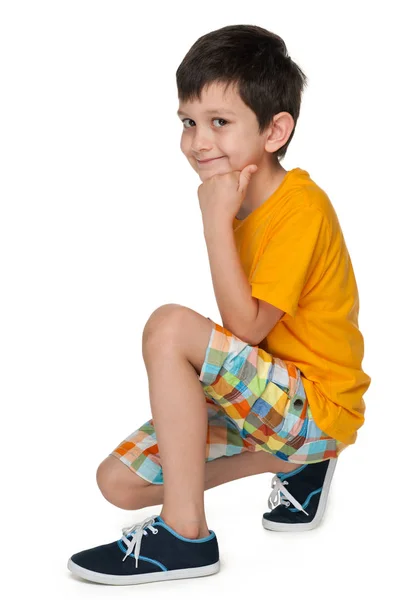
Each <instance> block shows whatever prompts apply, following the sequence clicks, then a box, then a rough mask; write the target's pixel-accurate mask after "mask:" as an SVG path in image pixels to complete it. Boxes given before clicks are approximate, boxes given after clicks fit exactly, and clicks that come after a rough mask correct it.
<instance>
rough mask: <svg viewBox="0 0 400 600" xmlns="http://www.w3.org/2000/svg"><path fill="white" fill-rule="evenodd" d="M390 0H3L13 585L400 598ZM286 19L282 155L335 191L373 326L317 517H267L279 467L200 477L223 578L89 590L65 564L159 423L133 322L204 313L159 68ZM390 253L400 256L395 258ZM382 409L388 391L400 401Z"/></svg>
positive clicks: (98, 539)
mask: <svg viewBox="0 0 400 600" xmlns="http://www.w3.org/2000/svg"><path fill="white" fill-rule="evenodd" d="M395 5H396V3H395V2H389V1H386V2H385V1H381V2H379V3H373V2H337V1H335V2H304V1H303V2H296V1H292V2H288V1H286V2H276V1H274V2H270V1H266V0H263V1H259V2H258V1H257V2H256V1H247V2H245V3H242V2H232V1H229V2H228V1H220V2H218V3H216V2H201V3H183V2H182V3H180V2H171V1H170V2H165V3H164V2H152V3H149V4H147V5H144V4H139V3H136V2H133V1H132V2H127V1H118V2H116V1H113V2H111V1H107V2H105V1H99V0H96V1H88V0H79V1H76V0H69V1H68V2H61V1H58V2H57V1H51V2H50V1H48V2H43V1H36V2H18V1H16V0H13V1H11V0H9V1H8V2H7V1H3V2H1V4H0V61H1V63H0V86H1V94H0V103H1V107H0V108H1V110H0V128H1V131H0V150H1V157H0V158H1V175H0V186H1V187H0V198H1V213H0V269H1V271H0V277H1V278H0V285H1V294H0V303H1V306H0V319H1V321H0V324H1V330H0V344H1V357H0V358H1V364H0V369H1V376H0V385H1V388H0V393H1V410H2V415H1V431H2V434H1V450H2V452H1V461H2V463H1V469H2V479H1V485H2V494H1V498H2V511H1V517H2V521H3V523H2V525H1V531H2V533H3V535H2V543H1V546H2V554H3V560H2V563H1V566H2V569H1V570H2V576H1V580H0V594H2V593H3V591H4V590H2V589H1V586H2V585H3V586H4V588H8V591H7V595H6V596H4V597H6V598H10V597H17V596H18V597H23V595H25V594H29V596H30V597H31V596H33V595H35V596H37V597H40V598H55V597H59V598H84V597H97V598H100V597H112V598H116V597H128V596H129V597H133V596H136V597H138V596H137V595H138V594H140V596H141V597H142V598H147V597H154V596H155V595H156V594H161V595H163V597H168V598H186V597H187V596H188V595H196V594H198V595H199V597H200V596H201V597H203V595H205V594H213V595H214V594H215V596H216V595H217V594H222V592H224V593H225V594H227V595H228V596H230V597H233V598H239V597H240V598H243V597H251V596H254V595H256V596H259V595H260V594H261V595H262V597H263V598H269V597H271V598H272V597H278V596H279V597H289V596H292V595H293V596H294V597H296V598H297V599H302V598H318V599H319V598H321V597H325V598H338V597H340V598H345V599H346V598H350V597H352V596H353V594H355V593H356V594H358V595H359V597H362V596H363V595H364V594H366V593H368V597H373V596H375V595H376V594H377V593H379V594H380V595H385V593H388V592H389V591H390V590H392V591H394V580H395V571H394V569H395V568H396V564H395V559H396V556H397V558H398V553H397V548H398V543H395V544H394V550H393V551H389V547H388V546H389V542H390V540H391V539H393V541H396V536H397V535H398V534H399V527H398V496H397V495H396V491H397V492H398V475H397V474H398V460H397V458H398V452H397V448H398V434H399V425H398V412H397V413H396V412H395V409H396V408H397V404H398V400H399V391H398V386H397V384H396V378H397V377H398V361H397V349H398V343H397V342H398V334H399V327H398V313H397V311H396V306H397V304H398V301H399V296H398V290H399V287H398V273H399V268H398V258H399V250H398V235H399V226H398V221H397V219H396V214H398V203H399V191H398V190H399V187H398V184H397V179H398V172H399V167H398V162H399V151H398V144H399V120H398V107H399V105H400V98H399V88H398V82H397V80H398V72H399V66H398V64H399V58H400V56H399V55H400V51H399V41H398V40H399V33H398V23H397V20H396V18H395ZM239 23H241V24H256V25H259V26H261V27H264V28H266V29H269V30H271V31H273V32H275V33H277V34H279V35H280V36H281V37H283V39H284V40H285V42H286V45H287V48H288V52H289V54H290V55H291V57H292V59H293V60H294V61H295V62H297V64H298V65H299V66H300V67H301V68H302V69H303V70H304V72H305V73H306V75H307V76H308V78H309V83H308V87H307V88H306V90H305V93H304V97H303V103H302V108H301V113H300V118H299V121H298V123H297V129H296V133H295V136H294V138H293V140H292V142H291V144H290V146H289V150H288V152H287V155H286V157H285V159H284V160H283V162H282V164H283V166H284V168H285V169H286V170H290V169H292V168H295V167H300V168H303V169H305V170H307V171H308V172H309V173H310V176H311V177H312V179H313V180H314V181H315V182H316V183H317V184H318V185H320V186H321V187H322V188H323V189H324V190H325V191H326V192H327V193H328V195H329V197H330V199H331V202H332V203H333V205H334V207H335V210H336V212H337V214H338V217H339V220H340V223H341V226H342V230H343V233H344V236H345V240H346V244H347V247H348V249H349V252H350V256H351V259H352V263H353V268H354V271H355V274H356V280H357V284H358V289H359V295H360V314H359V326H360V329H361V331H362V333H363V335H364V340H365V358H364V361H363V368H364V370H365V371H366V372H367V373H368V374H369V375H370V376H371V377H372V383H371V386H370V389H369V390H368V392H367V394H366V395H365V402H366V406H367V411H366V422H365V425H364V426H363V427H362V428H361V430H359V436H358V440H357V443H356V444H355V445H354V446H352V447H350V448H348V449H347V450H345V451H344V453H343V455H342V459H341V460H340V462H339V463H338V467H337V469H336V472H335V476H334V480H333V483H332V487H331V493H330V498H329V504H328V507H327V511H326V514H325V518H324V521H323V522H322V524H321V526H320V527H319V528H318V529H316V530H313V531H310V532H305V533H300V534H287V533H286V534H284V533H273V532H267V531H266V530H264V529H263V528H262V526H261V517H262V514H263V512H265V511H266V510H267V498H268V495H269V492H270V480H271V479H272V476H273V475H272V474H268V473H267V474H262V475H255V476H252V477H247V478H245V479H241V480H237V481H233V482H230V483H228V484H226V485H224V486H220V487H217V488H212V489H211V490H207V492H206V495H205V501H206V513H207V522H208V525H209V527H210V528H211V529H214V530H215V532H216V533H217V536H218V541H219V545H220V552H221V571H220V573H219V574H218V575H217V576H215V577H206V578H200V579H187V580H182V581H173V582H168V583H150V584H146V585H142V586H139V587H138V588H135V587H133V588H132V587H130V586H128V587H112V586H104V585H103V586H102V585H98V584H97V585H96V584H90V583H86V582H83V581H82V580H79V579H77V578H74V577H73V576H72V575H71V574H70V573H69V571H67V568H66V564H67V560H68V558H69V556H71V555H72V554H73V553H75V552H78V551H79V550H82V549H85V548H89V547H92V546H95V545H98V544H103V543H108V542H110V541H112V540H114V539H118V538H119V537H121V535H120V534H121V528H122V527H124V526H127V525H130V524H132V523H134V522H137V521H141V520H143V519H144V518H146V516H149V515H151V514H156V513H157V512H159V511H160V510H161V506H159V507H151V508H148V509H142V510H138V511H124V510H122V509H119V508H117V507H115V506H113V505H111V504H110V503H109V502H107V500H105V498H104V497H103V496H102V494H101V492H100V490H99V489H98V487H97V484H96V478H95V475H96V469H97V467H98V465H99V464H100V462H101V461H102V460H103V459H104V458H105V457H106V456H107V455H108V454H109V453H110V452H111V451H112V450H113V449H114V448H115V447H116V446H117V444H118V443H119V442H120V441H122V440H123V439H124V438H125V437H126V436H127V435H128V434H130V433H131V432H133V431H134V430H135V429H137V428H138V427H139V426H140V425H142V424H143V423H144V422H145V421H147V420H148V419H149V418H150V417H151V413H150V403H149V395H148V380H147V375H146V370H145V366H144V363H143V359H142V354H141V336H142V331H143V328H144V326H145V323H146V321H147V319H148V318H149V316H150V314H151V312H152V311H153V310H155V309H156V308H157V307H158V306H161V305H162V304H167V303H178V304H182V305H185V306H188V307H190V308H192V309H194V310H196V311H198V312H199V313H201V314H203V315H204V316H209V317H211V318H212V319H214V320H215V321H217V322H220V315H219V312H218V307H217V304H216V300H215V297H214V293H213V286H212V280H211V275H210V271H209V263H208V257H207V250H206V244H205V241H204V237H203V227H202V221H201V212H200V208H199V203H198V198H197V188H198V186H199V185H200V183H201V181H200V179H199V178H198V176H197V175H196V173H195V172H194V171H193V170H192V168H191V167H190V165H189V163H188V162H187V160H186V158H185V157H184V156H183V154H182V153H181V151H180V148H179V144H180V135H181V130H182V127H183V126H182V123H181V121H180V120H179V118H178V117H177V115H176V111H177V108H178V98H177V90H176V81H175V73H176V69H177V68H178V66H179V64H180V62H181V61H182V59H183V57H184V55H185V54H186V52H187V51H188V50H189V48H190V46H191V45H192V44H193V43H194V42H195V41H196V40H197V39H198V37H200V36H201V35H203V34H205V33H207V32H209V31H212V30H215V29H218V28H220V27H224V26H225V25H232V24H239ZM396 258H397V260H395V259H396ZM395 405H396V406H395Z"/></svg>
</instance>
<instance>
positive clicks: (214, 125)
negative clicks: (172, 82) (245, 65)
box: [178, 83, 268, 181]
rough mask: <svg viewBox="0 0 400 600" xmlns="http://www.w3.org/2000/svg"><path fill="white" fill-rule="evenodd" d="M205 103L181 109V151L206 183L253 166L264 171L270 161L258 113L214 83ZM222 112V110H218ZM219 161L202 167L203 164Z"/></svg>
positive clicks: (234, 93) (204, 97)
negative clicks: (202, 162) (261, 132)
mask: <svg viewBox="0 0 400 600" xmlns="http://www.w3.org/2000/svg"><path fill="white" fill-rule="evenodd" d="M201 98H202V101H201V102H199V101H197V100H196V101H194V102H186V103H184V104H183V103H182V104H180V105H179V110H178V112H179V113H180V112H182V113H184V114H179V115H178V116H179V118H180V119H181V120H182V121H183V124H182V127H183V131H182V137H181V144H180V148H181V150H182V152H183V154H184V155H185V156H186V158H187V159H188V161H189V163H190V164H191V166H192V167H193V169H194V170H195V171H196V172H197V173H198V174H199V177H200V179H201V180H202V181H205V180H206V179H208V178H209V177H212V176H213V175H217V174H223V173H227V172H229V171H237V170H239V171H241V170H242V169H244V167H246V166H247V165H249V164H256V165H257V166H259V169H260V166H261V167H262V166H263V164H264V163H265V161H266V160H268V157H267V156H266V155H267V154H268V153H267V152H266V151H265V140H266V136H267V135H268V131H266V132H265V133H264V134H263V135H260V134H259V132H258V122H257V117H256V115H255V113H254V112H253V111H252V110H251V109H250V108H249V107H248V106H247V105H246V104H244V102H243V101H242V99H241V98H240V96H239V94H238V93H237V91H236V90H235V89H233V88H232V87H230V88H228V89H227V92H226V94H225V95H224V86H223V85H221V84H217V83H213V84H211V85H210V87H209V88H208V89H207V88H203V92H202V97H201ZM217 109H219V110H217ZM209 158H212V159H217V160H212V161H211V162H206V163H204V164H201V163H199V162H198V159H199V160H205V159H209Z"/></svg>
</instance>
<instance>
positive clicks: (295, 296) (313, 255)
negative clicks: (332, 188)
mask: <svg viewBox="0 0 400 600" xmlns="http://www.w3.org/2000/svg"><path fill="white" fill-rule="evenodd" d="M326 227H327V224H326V219H325V217H324V214H323V213H322V211H320V210H319V209H318V208H315V207H302V208H299V207H296V209H293V210H291V211H290V212H288V213H286V215H284V216H283V217H282V218H279V219H278V221H277V222H276V223H275V225H274V227H273V228H272V231H271V236H270V239H269V240H268V241H267V243H266V246H265V248H264V250H263V251H262V253H261V255H260V257H259V260H258V262H257V264H256V266H255V269H254V271H253V274H252V276H251V278H250V285H251V290H252V296H253V297H255V298H259V299H260V300H264V301H265V302H268V303H269V304H273V305H274V306H276V307H277V308H280V309H281V310H284V311H285V312H286V313H288V314H289V315H291V316H292V317H294V316H295V314H296V311H297V307H298V302H299V298H300V296H301V292H302V290H303V288H304V286H305V284H306V282H307V280H308V277H309V275H310V273H311V272H312V271H313V270H314V268H315V267H316V266H317V265H318V263H319V261H320V260H322V259H323V257H324V256H325V253H326V239H327V238H326Z"/></svg>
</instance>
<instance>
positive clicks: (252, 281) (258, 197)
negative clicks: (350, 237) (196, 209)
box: [68, 25, 371, 585]
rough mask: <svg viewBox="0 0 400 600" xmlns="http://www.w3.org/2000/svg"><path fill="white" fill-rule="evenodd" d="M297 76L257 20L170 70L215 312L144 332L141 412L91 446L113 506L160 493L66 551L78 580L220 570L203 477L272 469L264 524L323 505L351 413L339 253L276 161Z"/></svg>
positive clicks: (303, 520) (284, 144) (354, 355)
mask: <svg viewBox="0 0 400 600" xmlns="http://www.w3.org/2000/svg"><path fill="white" fill-rule="evenodd" d="M305 83H306V77H305V75H304V73H303V72H302V71H301V69H300V68H299V67H298V66H297V65H296V64H295V63H294V62H293V61H292V60H291V58H290V57H289V56H288V54H287V51H286V46H285V43H284V42H283V40H282V39H281V38H280V37H279V36H277V35H275V34H273V33H271V32H269V31H267V30H265V29H263V28H261V27H257V26H252V25H233V26H227V27H224V28H222V29H219V30H216V31H212V32H211V33H209V34H207V35H204V36H202V37H201V38H199V40H197V42H196V43H195V44H194V45H193V46H192V48H191V49H190V50H189V52H188V53H187V55H186V56H185V58H184V60H183V61H182V63H181V65H180V66H179V68H178V71H177V85H178V97H179V102H180V104H179V108H178V116H179V118H181V119H182V122H183V130H182V137H181V150H182V152H183V154H184V155H185V157H186V158H187V160H188V162H189V163H190V165H191V167H192V168H193V169H194V170H195V171H196V172H197V173H198V175H199V178H200V180H201V184H200V186H199V188H198V199H199V204H200V208H201V214H202V219H203V226H204V237H205V240H206V245H207V252H208V257H209V262H210V270H211V276H212V282H213V287H214V292H215V297H216V301H217V304H218V308H219V311H220V315H221V321H222V324H218V323H214V322H213V321H212V320H211V319H209V318H207V317H206V316H203V315H201V314H199V313H197V312H195V311H193V310H191V309H190V308H188V307H184V306H181V305H179V304H171V305H165V306H161V307H160V308H158V309H157V310H156V311H154V313H153V314H152V315H151V316H150V318H149V320H148V321H147V323H146V326H145V328H144V331H143V359H144V362H145V366H146V370H147V375H148V379H149V393H150V403H151V410H152V415H153V418H152V419H150V420H149V421H147V422H146V423H145V424H144V425H142V426H141V427H139V429H136V430H135V431H134V432H133V433H132V434H131V435H129V436H128V437H126V438H125V439H124V440H123V441H122V442H121V443H120V444H119V445H118V446H117V447H116V448H115V449H114V450H113V451H112V453H110V455H109V456H108V457H107V458H106V459H105V460H103V462H102V463H101V464H100V466H99V468H98V471H97V482H98V485H99V487H100V489H101V491H102V493H103V495H104V496H105V498H107V499H108V500H109V501H110V502H112V503H113V504H115V505H116V506H119V507H121V508H124V509H138V508H143V507H147V506H153V505H158V504H161V503H162V504H163V507H162V511H161V513H160V514H155V515H152V516H149V517H148V518H146V519H145V520H144V521H142V522H141V523H135V524H134V525H132V527H129V528H124V529H123V534H124V535H123V536H122V538H120V539H119V540H117V541H115V542H111V543H109V544H105V545H102V546H98V547H95V548H90V549H88V550H84V551H82V552H78V553H77V554H74V555H73V556H71V558H70V559H69V561H68V568H69V569H70V570H71V571H72V572H73V573H75V574H76V575H79V576H80V577H83V578H85V579H88V580H90V581H96V582H100V583H107V584H112V585H127V584H136V583H145V582H151V581H160V580H169V579H176V578H187V577H201V576H205V575H212V574H215V573H217V572H218V571H219V568H220V561H219V547H218V542H217V537H216V534H215V532H214V531H212V530H209V528H208V525H207V521H206V516H205V509H204V491H205V490H207V489H210V488H212V487H215V486H217V485H221V484H223V483H226V482H228V481H232V480H234V479H239V478H242V477H247V476H249V475H253V474H257V473H264V472H271V473H276V475H275V476H274V477H273V479H272V487H273V490H272V492H271V494H270V497H269V499H268V507H269V509H270V510H269V511H268V512H266V513H264V514H263V516H262V526H263V527H264V528H265V529H267V530H276V531H298V532H301V531H305V530H307V529H312V528H314V527H316V526H317V525H318V524H319V523H320V522H321V519H322V517H323V515H324V511H325V507H326V502H327V497H328V492H329V488H330V484H331V480H332V477H333V473H334V470H335V467H336V463H337V459H338V456H339V455H340V453H341V452H342V451H343V450H344V449H345V448H346V447H347V446H349V445H351V444H354V443H355V441H356V437H357V430H358V429H359V428H360V427H361V426H362V424H363V422H364V412H365V404H364V400H363V395H364V393H365V392H366V390H367V389H368V387H369V385H370V381H371V379H370V377H369V376H368V375H367V374H366V373H365V372H364V371H363V369H362V366H361V363H362V359H363V354H364V343H363V336H362V334H361V332H360V330H359V328H358V309H359V299H358V290H357V285H356V280H355V276H354V272H353V268H352V263H351V260H350V257H349V254H348V250H347V247H346V244H345V241H344V237H343V234H342V231H341V228H340V224H339V221H338V218H337V215H336V213H335V210H334V208H333V206H332V204H331V202H330V199H329V197H328V196H327V194H326V193H325V192H324V191H323V190H322V189H321V188H320V187H319V186H318V185H317V184H316V183H315V182H314V181H313V180H312V179H311V177H310V175H309V173H308V172H307V171H305V170H304V169H301V168H299V167H296V168H294V169H291V170H289V171H286V170H285V169H284V168H283V167H282V166H281V164H280V160H282V158H283V157H284V156H285V154H286V151H287V148H288V145H289V143H290V141H291V139H292V137H293V134H294V131H295V127H296V123H297V119H298V117H299V113H300V103H301V94H302V91H303V87H304V85H305Z"/></svg>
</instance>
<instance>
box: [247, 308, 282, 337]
mask: <svg viewBox="0 0 400 600" xmlns="http://www.w3.org/2000/svg"><path fill="white" fill-rule="evenodd" d="M257 301H258V313H257V318H256V320H255V322H254V326H253V331H252V332H251V334H252V336H251V337H252V339H253V344H252V345H253V346H258V344H259V343H260V342H262V341H263V340H264V339H265V338H266V337H267V335H268V334H269V332H270V331H272V329H273V328H274V327H275V325H276V324H277V323H278V321H279V320H280V319H281V318H282V317H283V315H284V314H285V311H284V310H281V309H280V308H277V307H276V306H274V305H273V304H270V303H269V302H265V301H264V300H260V299H259V298H257Z"/></svg>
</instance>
